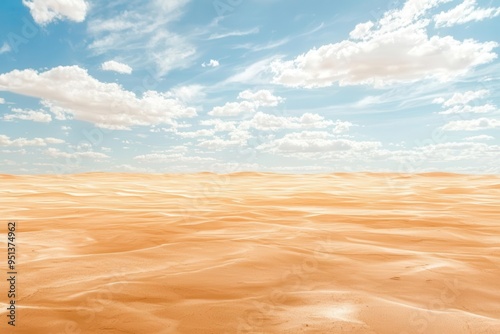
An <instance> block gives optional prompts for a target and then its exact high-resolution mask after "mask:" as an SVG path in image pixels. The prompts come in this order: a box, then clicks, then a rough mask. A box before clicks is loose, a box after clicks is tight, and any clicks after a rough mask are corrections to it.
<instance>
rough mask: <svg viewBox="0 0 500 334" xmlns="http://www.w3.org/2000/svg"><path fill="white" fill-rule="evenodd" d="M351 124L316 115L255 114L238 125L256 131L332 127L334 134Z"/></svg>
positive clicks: (345, 129) (346, 129) (347, 128)
mask: <svg viewBox="0 0 500 334" xmlns="http://www.w3.org/2000/svg"><path fill="white" fill-rule="evenodd" d="M352 125H353V124H352V123H350V122H342V121H339V120H337V121H332V120H326V119H325V118H324V117H323V116H320V115H318V114H311V113H306V114H304V115H302V116H300V117H284V116H276V115H270V114H266V113H263V112H260V111H259V112H257V113H256V114H255V115H254V116H253V118H252V119H251V120H250V121H244V122H242V123H241V124H240V126H241V127H243V128H253V129H257V130H271V131H276V130H283V129H322V128H327V127H333V132H334V133H342V132H345V131H348V130H349V128H350V127H351V126H352Z"/></svg>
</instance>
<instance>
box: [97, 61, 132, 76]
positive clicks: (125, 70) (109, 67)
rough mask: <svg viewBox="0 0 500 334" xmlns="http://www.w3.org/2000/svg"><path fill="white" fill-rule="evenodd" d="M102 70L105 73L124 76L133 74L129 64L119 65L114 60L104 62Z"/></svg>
mask: <svg viewBox="0 0 500 334" xmlns="http://www.w3.org/2000/svg"><path fill="white" fill-rule="evenodd" d="M101 68H102V69H103V70H104V71H114V72H118V73H122V74H131V73H132V67H130V66H128V65H127V64H123V63H119V62H117V61H114V60H110V61H107V62H104V63H103V64H102V65H101Z"/></svg>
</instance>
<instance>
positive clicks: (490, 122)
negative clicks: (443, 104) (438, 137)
mask: <svg viewBox="0 0 500 334" xmlns="http://www.w3.org/2000/svg"><path fill="white" fill-rule="evenodd" d="M496 128H500V120H498V119H494V118H484V117H483V118H479V119H472V120H459V121H451V122H449V123H447V124H445V125H444V126H443V127H442V129H443V130H445V131H477V130H487V129H496Z"/></svg>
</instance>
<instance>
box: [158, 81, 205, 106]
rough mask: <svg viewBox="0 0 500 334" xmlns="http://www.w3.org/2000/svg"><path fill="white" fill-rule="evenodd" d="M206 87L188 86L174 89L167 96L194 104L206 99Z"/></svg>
mask: <svg viewBox="0 0 500 334" xmlns="http://www.w3.org/2000/svg"><path fill="white" fill-rule="evenodd" d="M204 89H205V87H203V86H201V85H186V86H177V87H174V88H172V89H171V90H170V92H168V93H167V94H168V95H169V96H171V97H174V98H177V99H179V100H181V101H183V102H184V103H193V102H195V101H199V100H201V99H203V98H204V97H205V95H206V94H205V92H204Z"/></svg>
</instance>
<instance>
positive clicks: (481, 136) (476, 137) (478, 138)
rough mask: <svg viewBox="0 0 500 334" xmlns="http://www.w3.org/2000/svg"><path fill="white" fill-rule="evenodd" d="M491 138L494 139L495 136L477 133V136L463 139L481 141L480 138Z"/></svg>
mask: <svg viewBox="0 0 500 334" xmlns="http://www.w3.org/2000/svg"><path fill="white" fill-rule="evenodd" d="M493 139H495V137H493V136H488V135H479V136H472V137H467V138H465V140H467V141H481V140H493Z"/></svg>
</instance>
